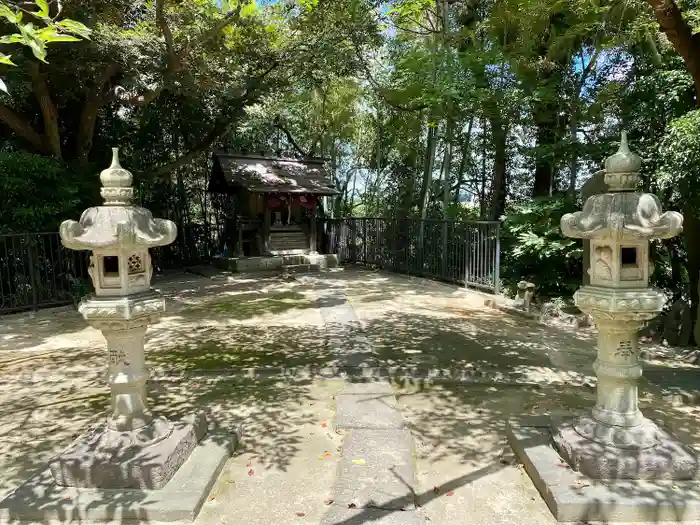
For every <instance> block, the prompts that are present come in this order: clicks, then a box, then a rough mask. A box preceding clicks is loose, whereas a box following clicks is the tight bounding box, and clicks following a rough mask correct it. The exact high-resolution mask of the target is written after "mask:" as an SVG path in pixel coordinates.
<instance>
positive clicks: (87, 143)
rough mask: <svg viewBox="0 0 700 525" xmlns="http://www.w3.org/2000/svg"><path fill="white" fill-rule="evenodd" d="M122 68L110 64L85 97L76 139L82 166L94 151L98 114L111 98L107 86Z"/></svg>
mask: <svg viewBox="0 0 700 525" xmlns="http://www.w3.org/2000/svg"><path fill="white" fill-rule="evenodd" d="M119 70H120V66H119V64H117V63H116V62H113V63H111V64H109V65H108V66H107V67H106V68H105V69H104V71H102V74H101V75H100V76H99V78H98V79H97V81H96V82H95V85H94V86H93V87H92V89H90V90H89V92H88V94H87V96H86V97H85V103H84V104H83V109H82V111H81V113H80V124H79V126H78V136H77V139H76V160H77V161H78V163H79V164H80V165H81V166H84V165H85V164H86V163H87V160H88V157H89V155H90V151H91V150H92V139H93V137H94V135H95V126H96V124H97V114H98V112H99V111H100V109H101V108H102V107H104V105H105V104H107V103H108V102H109V101H110V100H111V97H110V96H109V95H108V94H107V93H106V91H107V86H108V85H109V83H110V82H111V81H112V79H113V78H114V77H115V76H116V75H117V73H119Z"/></svg>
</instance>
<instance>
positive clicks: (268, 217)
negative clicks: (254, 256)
mask: <svg viewBox="0 0 700 525" xmlns="http://www.w3.org/2000/svg"><path fill="white" fill-rule="evenodd" d="M271 225H272V210H271V209H270V207H269V206H268V205H267V199H266V200H265V218H264V219H263V228H262V230H263V239H262V240H263V242H262V244H263V255H270V229H271Z"/></svg>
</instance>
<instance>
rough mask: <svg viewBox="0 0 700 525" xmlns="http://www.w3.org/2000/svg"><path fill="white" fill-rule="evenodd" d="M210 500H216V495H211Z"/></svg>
mask: <svg viewBox="0 0 700 525" xmlns="http://www.w3.org/2000/svg"><path fill="white" fill-rule="evenodd" d="M208 499H209V501H214V500H215V499H216V496H209V498H208Z"/></svg>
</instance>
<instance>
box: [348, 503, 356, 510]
mask: <svg viewBox="0 0 700 525" xmlns="http://www.w3.org/2000/svg"><path fill="white" fill-rule="evenodd" d="M355 507H357V505H355V504H354V503H348V508H349V509H354V508H355Z"/></svg>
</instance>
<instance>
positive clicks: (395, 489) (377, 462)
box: [334, 429, 415, 511]
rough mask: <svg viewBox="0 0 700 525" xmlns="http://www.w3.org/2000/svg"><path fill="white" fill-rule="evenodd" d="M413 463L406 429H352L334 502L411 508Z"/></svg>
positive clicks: (384, 507) (339, 473)
mask: <svg viewBox="0 0 700 525" xmlns="http://www.w3.org/2000/svg"><path fill="white" fill-rule="evenodd" d="M413 463H414V461H413V441H412V438H411V434H410V432H409V431H408V430H407V429H403V430H396V429H383V430H367V429H357V430H351V431H350V432H349V434H348V435H347V436H346V437H345V441H344V443H343V458H342V460H341V462H340V465H339V466H338V478H337V481H336V484H335V490H334V501H335V504H337V505H340V506H348V505H354V506H356V507H358V508H363V507H373V508H380V509H384V510H399V511H400V510H409V509H413V508H414V507H415V503H414V500H415V479H414V473H413Z"/></svg>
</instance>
